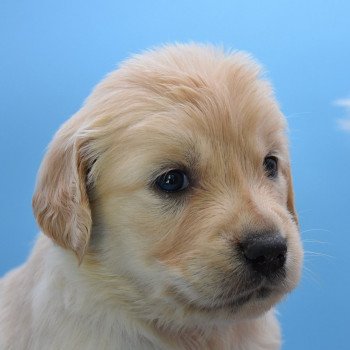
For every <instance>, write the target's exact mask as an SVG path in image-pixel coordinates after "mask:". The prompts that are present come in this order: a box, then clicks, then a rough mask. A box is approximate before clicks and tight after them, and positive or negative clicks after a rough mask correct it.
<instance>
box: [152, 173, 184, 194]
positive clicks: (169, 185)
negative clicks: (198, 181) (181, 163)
mask: <svg viewBox="0 0 350 350" xmlns="http://www.w3.org/2000/svg"><path fill="white" fill-rule="evenodd" d="M156 185H157V187H158V188H159V189H160V190H161V191H164V192H179V191H182V190H184V189H186V188H187V187H188V185H189V181H188V177H187V175H186V174H185V173H184V172H183V171H182V170H178V169H176V170H170V171H167V172H166V173H164V174H162V175H160V176H159V177H158V178H157V179H156Z"/></svg>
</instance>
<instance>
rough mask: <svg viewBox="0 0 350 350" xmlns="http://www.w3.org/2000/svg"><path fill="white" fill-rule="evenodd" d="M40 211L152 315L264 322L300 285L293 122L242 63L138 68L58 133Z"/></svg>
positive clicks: (190, 56) (176, 56)
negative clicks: (289, 134) (288, 127)
mask: <svg viewBox="0 0 350 350" xmlns="http://www.w3.org/2000/svg"><path fill="white" fill-rule="evenodd" d="M57 167H58V168H59V171H57ZM53 168H56V172H57V175H56V176H53V171H54V170H52V169H53ZM34 209H35V212H36V215H37V218H38V222H39V224H40V225H41V227H42V229H43V231H44V233H46V234H47V235H49V236H50V237H52V238H53V239H54V240H55V241H56V242H57V243H59V244H60V245H61V246H63V247H65V248H70V249H72V250H73V251H75V252H76V253H77V255H78V256H79V258H80V259H81V260H82V269H83V270H84V271H86V273H87V274H89V273H90V274H91V276H95V277H96V276H99V277H98V278H99V280H100V281H103V283H104V290H105V291H106V290H107V291H110V295H111V296H112V295H114V296H116V297H117V298H118V299H119V300H120V299H122V300H123V302H124V304H125V305H129V307H130V308H131V309H133V311H134V312H137V313H138V314H140V313H141V314H143V316H144V317H147V318H151V319H163V320H164V319H166V320H167V321H169V322H171V321H174V322H175V320H177V321H178V322H180V323H183V322H186V321H188V322H193V320H194V319H195V320H197V321H198V320H200V321H203V322H212V321H213V320H214V321H217V320H225V319H227V318H229V319H231V318H236V319H237V318H243V317H251V316H256V315H259V314H261V313H262V312H264V311H266V310H268V309H269V308H271V306H272V305H273V304H275V303H276V302H277V301H278V300H280V299H281V298H282V297H283V295H285V293H287V292H289V291H290V290H291V289H292V288H294V287H295V285H296V284H297V282H298V280H299V276H300V268H301V261H302V249H301V245H300V240H299V233H298V227H297V217H296V213H295V209H294V204H293V192H292V183H291V176H290V169H289V156H288V149H287V141H286V137H285V122H284V118H283V116H282V115H281V113H280V111H279V109H278V106H277V104H276V102H275V101H274V99H273V96H272V93H271V89H270V87H269V84H268V83H267V82H266V81H264V80H261V79H260V78H259V68H258V67H257V66H256V65H255V64H254V63H253V62H252V61H251V60H250V59H249V58H247V57H246V56H244V55H242V54H231V55H225V54H224V53H222V52H220V51H217V50H215V49H212V48H208V47H200V46H194V45H192V46H191V45H188V46H186V45H184V46H173V47H167V48H163V49H162V50H159V51H156V52H150V53H148V54H145V55H143V56H138V57H135V58H134V59H132V60H129V61H128V62H127V63H125V64H124V65H123V66H122V67H121V68H120V69H119V70H117V71H116V72H114V73H112V74H111V75H110V76H109V77H107V79H106V80H105V81H104V82H102V83H101V84H100V85H99V86H98V87H97V88H96V90H95V91H94V93H93V94H92V96H91V97H90V98H89V100H88V101H87V103H86V105H85V106H84V107H83V108H82V110H81V111H79V112H78V114H77V115H76V116H74V117H73V118H72V119H71V120H70V121H69V122H68V123H66V124H65V125H64V126H63V127H62V129H61V130H60V131H59V133H58V134H57V135H56V138H55V140H54V141H53V144H52V145H51V148H50V150H49V152H48V155H47V157H46V159H45V161H44V163H43V166H42V169H41V173H40V175H39V180H38V186H37V192H36V195H35V197H34ZM92 271H93V273H92ZM121 286H122V287H123V288H121ZM123 290H124V292H123Z"/></svg>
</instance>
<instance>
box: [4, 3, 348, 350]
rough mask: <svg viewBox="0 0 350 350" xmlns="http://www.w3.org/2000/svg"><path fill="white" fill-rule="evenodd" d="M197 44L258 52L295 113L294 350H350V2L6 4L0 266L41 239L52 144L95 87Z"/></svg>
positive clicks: (289, 326) (289, 304)
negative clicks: (40, 206) (39, 185)
mask: <svg viewBox="0 0 350 350" xmlns="http://www.w3.org/2000/svg"><path fill="white" fill-rule="evenodd" d="M174 41H179V42H187V41H199V42H210V43H214V44H220V45H221V44H222V45H223V46H225V47H227V48H237V49H242V50H246V51H249V52H251V53H252V54H253V55H254V56H255V57H256V58H257V59H258V60H259V61H260V62H262V63H263V65H264V66H265V67H266V70H267V73H268V76H269V77H270V78H271V80H272V82H273V84H274V86H275V89H276V94H277V98H278V100H279V101H280V104H281V107H282V110H283V111H284V113H285V115H286V116H287V117H288V120H289V124H290V136H291V154H292V164H293V173H294V182H295V192H296V198H297V206H298V209H299V214H300V221H301V230H302V236H303V240H304V242H305V243H304V244H305V250H306V257H305V269H304V275H303V279H302V282H301V285H300V287H299V288H298V289H297V290H296V291H295V292H294V293H293V294H292V295H291V296H290V297H288V298H287V300H286V301H285V302H284V303H283V304H282V305H281V306H280V307H279V310H280V312H281V316H280V319H281V322H282V326H283V333H284V340H285V344H284V349H285V350H296V349H297V350H302V349H307V350H330V349H336V350H346V349H349V340H348V338H349V324H350V316H349V315H350V307H349V305H350V303H349V296H350V264H349V259H350V254H349V247H350V232H349V226H350V225H349V221H350V210H349V207H350V204H349V200H350V185H349V183H350V181H349V180H350V166H349V162H350V157H349V155H350V121H349V120H350V119H349V118H350V112H349V109H350V107H349V105H350V102H349V100H348V98H349V97H350V2H349V1H345V0H344V1H337V0H323V1H316V0H309V1H300V0H298V1H284V0H280V1H277V0H276V1H242V0H241V1H228V0H227V1H204V0H202V1H185V0H178V1H161V0H159V1H133V0H129V1H125V2H124V1H112V0H107V1H106V0H105V1H103V0H102V1H97V0H96V1H89V0H84V1H83V0H75V1H63V0H62V1H50V0H48V1H44V0H42V1H39V0H31V1H24V0H17V1H14V0H2V1H1V2H0V96H1V103H0V118H1V123H0V149H1V153H2V163H1V164H2V169H1V171H0V177H1V179H0V180H1V182H0V183H1V186H2V189H1V201H0V216H1V219H0V242H1V244H0V274H3V273H5V271H7V270H9V269H11V268H13V267H15V266H17V265H18V264H21V263H22V262H23V261H24V260H25V259H26V257H27V256H28V253H29V251H30V249H31V246H32V244H33V242H34V239H35V236H36V234H37V227H36V225H35V222H34V219H33V216H32V212H31V195H32V192H33V187H34V183H35V176H36V172H37V169H38V167H39V164H40V161H41V159H42V156H43V154H44V150H45V147H46V145H47V144H48V142H49V141H50V139H51V137H52V135H53V133H54V132H55V131H56V130H57V128H58V127H59V125H60V124H61V123H63V121H64V120H66V119H67V118H68V117H69V116H70V115H72V114H73V113H74V112H75V111H76V110H77V109H78V108H79V107H80V105H81V104H82V102H83V100H84V99H85V98H86V97H87V95H88V94H89V93H90V91H91V89H92V87H93V86H94V85H95V84H96V83H97V82H98V81H99V80H100V79H101V78H102V77H103V76H104V75H105V74H106V73H107V72H109V71H111V70H112V69H114V67H115V66H116V64H117V63H118V62H120V61H121V60H123V59H125V58H126V57H128V56H129V55H130V54H131V53H135V52H140V51H142V50H143V49H146V48H149V47H152V46H154V45H159V44H162V43H166V42H174Z"/></svg>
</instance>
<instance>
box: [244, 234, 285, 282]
mask: <svg viewBox="0 0 350 350" xmlns="http://www.w3.org/2000/svg"><path fill="white" fill-rule="evenodd" d="M239 247H240V249H241V251H242V253H243V258H244V260H245V262H246V263H247V264H248V265H249V266H250V268H252V269H253V270H255V271H256V272H258V273H260V274H262V275H264V276H266V277H269V276H271V275H274V274H275V273H277V272H280V271H281V270H282V269H283V267H284V265H285V262H286V255H287V241H286V239H285V238H284V237H282V236H281V234H280V233H275V232H261V233H256V232H254V233H248V234H247V235H246V238H245V239H244V240H243V241H242V242H240V244H239Z"/></svg>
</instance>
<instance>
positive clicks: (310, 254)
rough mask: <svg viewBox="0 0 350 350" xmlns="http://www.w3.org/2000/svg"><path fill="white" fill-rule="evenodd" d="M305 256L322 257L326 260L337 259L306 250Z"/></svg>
mask: <svg viewBox="0 0 350 350" xmlns="http://www.w3.org/2000/svg"><path fill="white" fill-rule="evenodd" d="M304 254H305V256H322V257H326V258H331V259H335V257H334V256H332V255H329V254H325V253H321V252H313V251H311V250H304Z"/></svg>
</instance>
